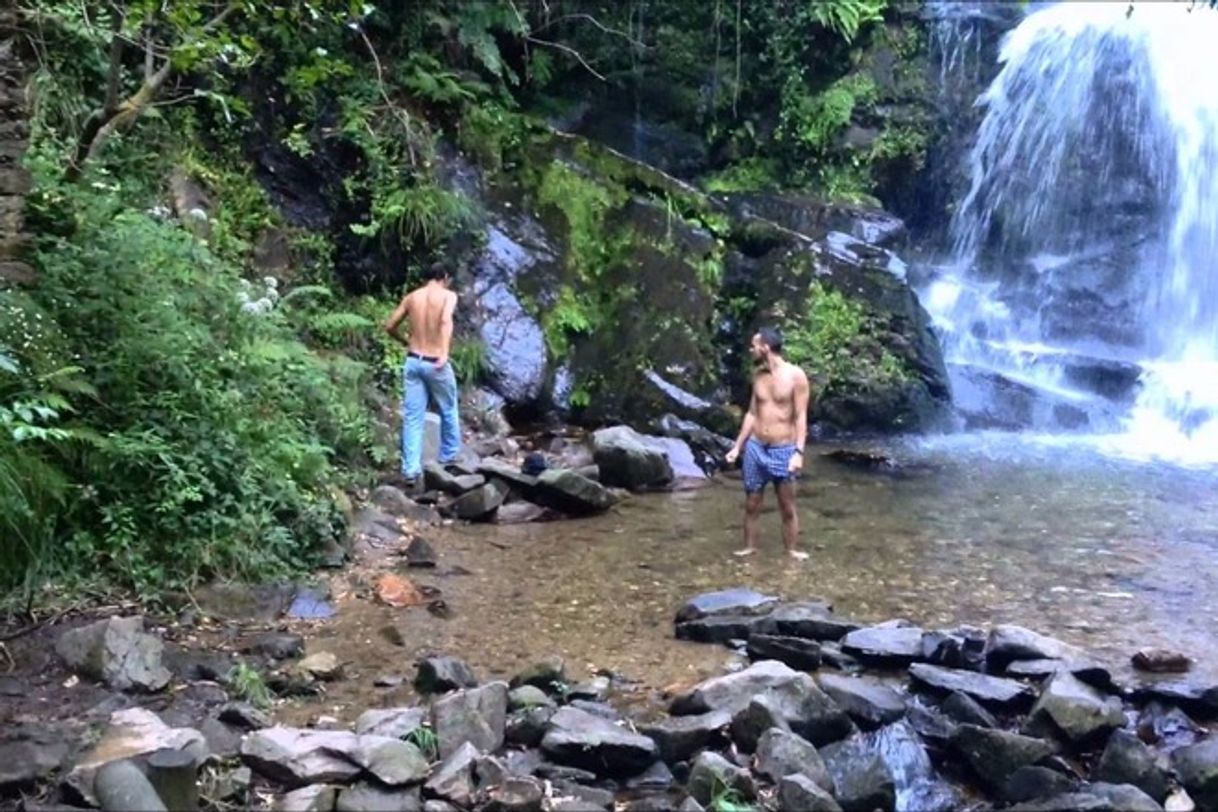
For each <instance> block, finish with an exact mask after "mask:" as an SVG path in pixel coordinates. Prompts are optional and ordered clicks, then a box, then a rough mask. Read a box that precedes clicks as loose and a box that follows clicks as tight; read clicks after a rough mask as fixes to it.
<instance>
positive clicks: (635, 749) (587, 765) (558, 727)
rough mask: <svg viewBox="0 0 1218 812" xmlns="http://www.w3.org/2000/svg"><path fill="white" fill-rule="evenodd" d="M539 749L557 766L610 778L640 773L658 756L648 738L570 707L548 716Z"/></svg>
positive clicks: (655, 748) (657, 748)
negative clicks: (547, 728) (583, 770)
mask: <svg viewBox="0 0 1218 812" xmlns="http://www.w3.org/2000/svg"><path fill="white" fill-rule="evenodd" d="M541 750H542V752H543V753H545V754H546V756H547V757H549V758H550V759H552V760H553V761H555V762H556V763H558V764H563V765H567V766H570V767H577V768H579V769H585V770H591V771H593V772H595V773H596V774H597V775H604V776H611V777H616V776H629V775H634V774H636V773H639V772H642V771H643V770H645V769H646V768H647V767H649V766H651V764H653V763H654V762H655V761H656V759H657V758H658V757H659V747H658V746H657V745H656V743H655V742H654V741H652V740H651V739H650V738H648V737H647V736H643V735H640V734H638V733H634V732H632V731H631V730H629V729H628V728H625V727H620V726H618V725H616V724H614V723H613V722H610V721H609V720H607V719H603V718H601V717H599V716H594V715H593V714H591V713H588V712H586V711H582V710H580V709H578V708H572V707H565V708H560V709H559V710H558V712H557V713H555V714H554V716H553V717H551V719H550V727H549V730H547V731H546V734H545V737H544V738H543V739H542V740H541Z"/></svg>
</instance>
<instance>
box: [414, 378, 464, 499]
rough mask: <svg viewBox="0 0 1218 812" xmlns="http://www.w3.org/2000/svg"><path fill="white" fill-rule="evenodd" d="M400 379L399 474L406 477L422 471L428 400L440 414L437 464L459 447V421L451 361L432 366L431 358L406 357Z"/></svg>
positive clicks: (454, 455)
mask: <svg viewBox="0 0 1218 812" xmlns="http://www.w3.org/2000/svg"><path fill="white" fill-rule="evenodd" d="M402 379H403V387H402V389H403V396H402V475H403V476H405V477H407V478H408V479H409V478H413V477H417V476H419V475H420V474H422V473H423V418H424V416H425V415H426V414H427V401H428V399H430V400H431V401H432V402H433V403H434V404H435V406H436V411H438V412H439V413H440V460H439V461H440V462H441V463H444V464H447V463H450V462H452V461H454V460H455V459H456V458H457V453H458V452H459V451H460V450H461V420H460V417H459V416H458V414H457V376H456V375H454V374H453V365H452V362H449V363H447V364H445V365H444V366H443V367H442V368H440V369H436V365H435V364H434V363H432V362H431V361H423V360H420V359H418V358H410V357H407V359H406V363H405V365H404V366H403V367H402Z"/></svg>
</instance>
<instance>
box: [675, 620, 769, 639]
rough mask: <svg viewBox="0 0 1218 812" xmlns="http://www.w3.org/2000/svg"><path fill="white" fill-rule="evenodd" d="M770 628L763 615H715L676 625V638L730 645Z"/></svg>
mask: <svg viewBox="0 0 1218 812" xmlns="http://www.w3.org/2000/svg"><path fill="white" fill-rule="evenodd" d="M771 628H772V625H771V623H770V619H769V618H768V617H765V616H764V615H715V616H713V617H706V618H702V619H700V620H690V621H687V622H685V623H678V624H677V628H676V638H677V639H678V640H689V641H690V642H693V643H730V642H731V641H733V640H741V641H744V640H748V639H749V638H750V637H752V636H753V635H754V634H758V633H762V634H764V633H765V632H767V631H769V630H770V629H771Z"/></svg>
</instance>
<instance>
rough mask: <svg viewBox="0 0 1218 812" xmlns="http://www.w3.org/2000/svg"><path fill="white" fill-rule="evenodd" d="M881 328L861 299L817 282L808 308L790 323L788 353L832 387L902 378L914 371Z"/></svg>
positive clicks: (820, 383) (819, 381) (787, 327)
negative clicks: (891, 346) (884, 338)
mask: <svg viewBox="0 0 1218 812" xmlns="http://www.w3.org/2000/svg"><path fill="white" fill-rule="evenodd" d="M882 329H883V325H882V324H880V323H879V321H878V320H877V319H876V318H875V317H874V316H872V315H871V314H870V313H869V312H868V310H867V309H866V308H865V307H864V306H863V305H862V304H861V303H859V302H856V301H854V300H852V299H849V298H847V297H846V296H843V295H842V294H841V293H840V292H838V291H836V290H830V289H828V288H826V287H825V286H824V285H822V284H821V283H819V282H817V283H814V284H813V285H812V288H811V291H810V294H809V299H808V303H807V310H806V312H805V313H803V314H799V315H796V316H794V317H792V318H789V319H787V321H786V324H785V326H784V331H785V333H786V357H787V359H788V360H790V361H791V362H793V363H796V364H799V365H800V366H802V367H804V368H805V369H806V370H807V371H808V373H809V375H810V376H811V377H812V378H813V379H814V380H815V381H816V383H817V384H818V386H819V387H820V388H822V389H825V390H829V391H837V390H841V389H844V388H851V387H857V386H872V385H886V384H891V383H897V382H900V381H903V380H905V379H907V378H908V377H909V372H908V370H907V368H906V366H905V363H904V362H903V361H902V360H901V359H900V358H898V357H897V356H895V355H893V353H892V352H891V351H890V350H889V349H888V348H887V347H886V346H885V345H884V343H883V341H882V339H881V337H880V333H881V332H882Z"/></svg>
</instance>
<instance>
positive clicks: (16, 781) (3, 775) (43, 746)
mask: <svg viewBox="0 0 1218 812" xmlns="http://www.w3.org/2000/svg"><path fill="white" fill-rule="evenodd" d="M10 735H12V738H11V739H9V740H7V741H3V742H0V792H7V791H10V790H14V789H20V788H23V787H26V786H29V785H31V784H33V783H35V782H36V781H38V780H40V779H42V778H44V777H46V776H47V775H49V774H50V773H52V772H54V771H55V770H58V769H59V768H60V767H61V766H62V765H63V762H64V760H65V759H66V758H67V757H68V749H69V748H68V743H67V742H65V741H63V740H62V739H59V738H57V737H55V736H54V735H53V734H51V733H49V732H42V731H40V732H37V733H29V734H23V735H21V736H20V737H18V736H17V735H13V734H10ZM7 738H8V736H6V739H7Z"/></svg>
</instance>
